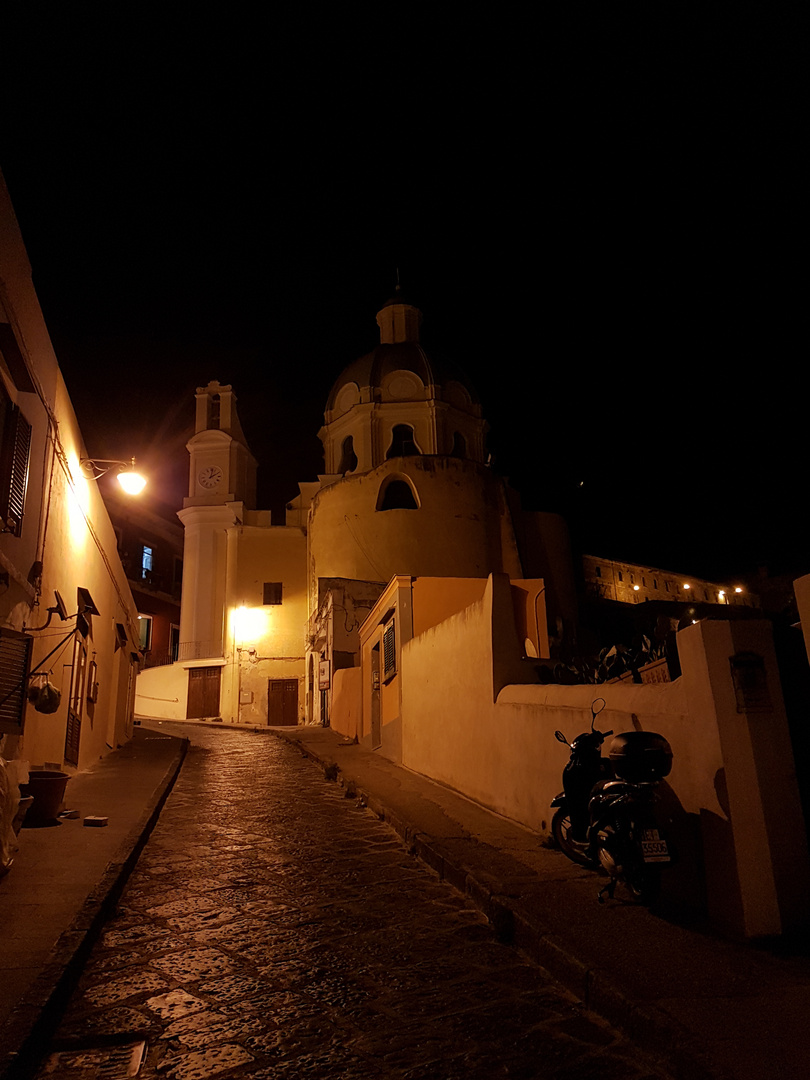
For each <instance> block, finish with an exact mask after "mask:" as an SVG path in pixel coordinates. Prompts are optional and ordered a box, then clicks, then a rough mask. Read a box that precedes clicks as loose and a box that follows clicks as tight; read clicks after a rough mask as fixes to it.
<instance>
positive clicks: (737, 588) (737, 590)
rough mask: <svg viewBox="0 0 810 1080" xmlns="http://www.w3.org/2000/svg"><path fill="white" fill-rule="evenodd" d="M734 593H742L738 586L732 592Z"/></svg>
mask: <svg viewBox="0 0 810 1080" xmlns="http://www.w3.org/2000/svg"><path fill="white" fill-rule="evenodd" d="M734 592H742V589H741V588H740V586H739V585H738V586H737V587H736V589H735V590H734Z"/></svg>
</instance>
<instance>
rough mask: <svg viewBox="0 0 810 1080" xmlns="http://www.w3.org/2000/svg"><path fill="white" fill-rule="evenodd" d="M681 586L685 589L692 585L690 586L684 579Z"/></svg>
mask: <svg viewBox="0 0 810 1080" xmlns="http://www.w3.org/2000/svg"><path fill="white" fill-rule="evenodd" d="M683 587H684V588H685V589H691V588H692V586H691V585H690V584H689V583H688V582H686V581H685V582H684V583H683Z"/></svg>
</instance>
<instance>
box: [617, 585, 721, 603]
mask: <svg viewBox="0 0 810 1080" xmlns="http://www.w3.org/2000/svg"><path fill="white" fill-rule="evenodd" d="M683 587H684V588H685V589H691V588H692V586H691V585H690V584H689V583H688V582H684V584H683ZM640 588H641V586H640V585H634V586H633V592H638V591H639V589H640ZM734 592H735V593H741V592H742V588H741V587H740V586H739V585H737V586H735V588H734ZM717 595H718V597H719V598H720V599H721V600H724V599H725V597H726V591H725V589H721V590H720V591H719V592H718V594H717Z"/></svg>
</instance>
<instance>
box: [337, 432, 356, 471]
mask: <svg viewBox="0 0 810 1080" xmlns="http://www.w3.org/2000/svg"><path fill="white" fill-rule="evenodd" d="M356 468H357V454H355V452H354V440H353V439H352V436H351V435H347V436H346V438H345V439H344V440H343V447H342V450H341V457H340V465H339V466H338V472H339V473H343V474H345V473H350V472H354V470H355V469H356Z"/></svg>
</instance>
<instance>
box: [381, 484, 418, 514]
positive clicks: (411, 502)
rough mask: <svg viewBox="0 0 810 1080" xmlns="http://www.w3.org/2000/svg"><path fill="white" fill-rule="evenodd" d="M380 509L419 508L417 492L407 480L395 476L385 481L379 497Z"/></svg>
mask: <svg viewBox="0 0 810 1080" xmlns="http://www.w3.org/2000/svg"><path fill="white" fill-rule="evenodd" d="M377 509H378V510H418V509H419V503H418V502H417V501H416V494H415V493H414V490H413V488H412V487H411V485H410V484H409V483H408V481H407V480H403V479H402V478H401V477H397V476H393V477H390V478H389V479H388V480H387V481H384V482H383V485H382V487H381V488H380V493H379V495H378V497H377Z"/></svg>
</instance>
